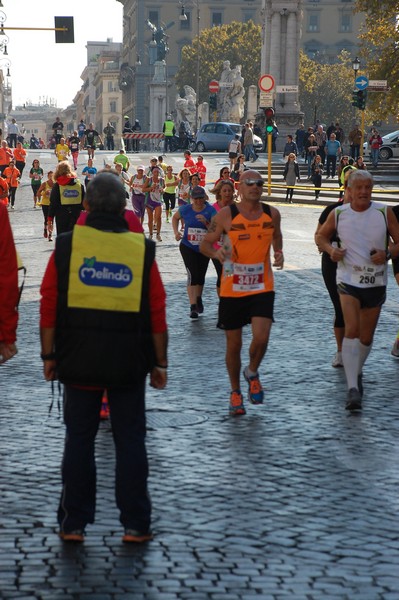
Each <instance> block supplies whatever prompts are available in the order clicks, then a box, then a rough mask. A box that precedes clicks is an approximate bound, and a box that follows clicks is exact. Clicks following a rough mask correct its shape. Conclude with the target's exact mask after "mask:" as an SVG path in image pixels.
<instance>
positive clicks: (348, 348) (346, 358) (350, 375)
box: [342, 337, 360, 390]
mask: <svg viewBox="0 0 399 600" xmlns="http://www.w3.org/2000/svg"><path fill="white" fill-rule="evenodd" d="M359 345H360V341H359V338H355V339H351V338H347V337H344V340H343V342H342V362H343V364H344V370H345V375H346V382H347V385H348V390H350V389H351V388H356V389H358V387H357V376H358V374H359V372H360V371H359V360H360V348H359Z"/></svg>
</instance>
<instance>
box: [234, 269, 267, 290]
mask: <svg viewBox="0 0 399 600" xmlns="http://www.w3.org/2000/svg"><path fill="white" fill-rule="evenodd" d="M264 289H265V268H264V264H263V263H258V264H255V265H241V264H239V263H234V274H233V292H257V291H260V290H264Z"/></svg>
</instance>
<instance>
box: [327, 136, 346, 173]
mask: <svg viewBox="0 0 399 600" xmlns="http://www.w3.org/2000/svg"><path fill="white" fill-rule="evenodd" d="M325 152H326V155H327V179H329V178H330V176H331V179H334V177H335V171H336V168H337V158H339V156H340V154H341V152H342V148H341V144H340V143H339V141H338V140H337V139H336V135H335V133H332V134H331V135H330V139H329V140H328V141H327V142H326V146H325Z"/></svg>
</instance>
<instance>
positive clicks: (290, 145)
mask: <svg viewBox="0 0 399 600" xmlns="http://www.w3.org/2000/svg"><path fill="white" fill-rule="evenodd" d="M291 153H293V154H295V156H298V148H297V145H296V143H295V142H294V140H293V137H292V135H287V142H286V144H285V146H284V150H283V158H286V160H288V156H289V155H290V154H291Z"/></svg>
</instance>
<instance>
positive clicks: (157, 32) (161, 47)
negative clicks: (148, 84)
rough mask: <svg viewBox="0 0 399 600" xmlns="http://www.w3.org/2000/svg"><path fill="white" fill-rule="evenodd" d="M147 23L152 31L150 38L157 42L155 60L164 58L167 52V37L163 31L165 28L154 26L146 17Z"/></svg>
mask: <svg viewBox="0 0 399 600" xmlns="http://www.w3.org/2000/svg"><path fill="white" fill-rule="evenodd" d="M147 25H148V27H149V28H150V29H151V31H152V39H153V40H154V41H155V42H156V44H157V60H158V61H162V60H165V58H166V55H167V53H168V52H169V46H168V44H167V41H168V37H169V36H167V35H166V33H165V29H164V28H163V27H162V26H161V25H159V26H158V27H156V26H155V25H154V24H153V23H151V21H150V20H149V19H147Z"/></svg>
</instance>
